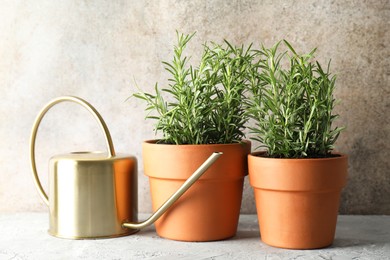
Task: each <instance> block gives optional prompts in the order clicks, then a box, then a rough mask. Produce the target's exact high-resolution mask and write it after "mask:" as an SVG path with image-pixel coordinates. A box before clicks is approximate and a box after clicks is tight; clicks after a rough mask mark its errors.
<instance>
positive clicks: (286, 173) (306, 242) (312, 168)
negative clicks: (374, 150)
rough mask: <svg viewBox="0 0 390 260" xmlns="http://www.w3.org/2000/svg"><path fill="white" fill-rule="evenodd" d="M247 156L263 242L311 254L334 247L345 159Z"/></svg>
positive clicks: (345, 172) (345, 165)
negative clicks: (316, 249) (317, 250)
mask: <svg viewBox="0 0 390 260" xmlns="http://www.w3.org/2000/svg"><path fill="white" fill-rule="evenodd" d="M259 155H262V153H253V154H251V155H249V156H248V166H249V179H250V184H251V186H252V187H253V188H254V191H255V199H256V208H257V215H258V220H259V226H260V233H261V239H262V240H263V242H264V243H266V244H269V245H271V246H275V247H282V248H290V249H312V248H322V247H326V246H329V245H331V244H332V243H333V240H334V235H335V230H336V222H337V215H338V209H339V200H340V192H341V190H342V188H343V187H344V186H345V184H346V179H347V168H348V166H347V164H348V162H347V161H348V159H347V156H346V155H340V156H339V157H332V158H321V159H275V158H267V157H261V156H259Z"/></svg>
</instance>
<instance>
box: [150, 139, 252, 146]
mask: <svg viewBox="0 0 390 260" xmlns="http://www.w3.org/2000/svg"><path fill="white" fill-rule="evenodd" d="M159 140H161V139H150V140H145V141H144V143H147V144H156V145H161V146H167V147H202V146H205V147H210V146H236V145H242V144H249V143H251V141H250V140H247V139H243V140H241V142H237V143H229V144H157V141H159Z"/></svg>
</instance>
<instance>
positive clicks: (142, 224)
mask: <svg viewBox="0 0 390 260" xmlns="http://www.w3.org/2000/svg"><path fill="white" fill-rule="evenodd" d="M221 155H222V153H221V152H214V153H212V154H211V155H210V157H209V158H208V159H207V160H206V161H205V162H204V163H203V164H202V165H201V166H200V167H199V168H198V169H197V170H196V171H195V172H194V173H193V174H192V175H191V176H190V177H189V178H188V179H187V180H186V181H185V182H184V183H183V185H182V186H181V187H180V188H179V189H178V190H177V191H176V192H175V193H174V194H173V195H172V196H171V197H170V198H169V199H168V200H167V201H165V203H164V204H162V205H161V207H160V208H159V209H158V210H157V211H156V212H154V213H153V214H152V215H151V216H150V217H149V218H148V219H146V220H145V221H143V222H139V223H136V222H128V223H123V224H122V226H123V227H125V228H129V229H142V228H145V227H147V226H149V225H151V224H153V223H154V222H155V221H156V220H157V219H158V218H160V217H161V216H162V215H163V214H164V213H165V212H166V211H167V210H168V209H169V207H170V206H172V204H173V203H175V202H176V201H177V200H178V199H179V198H180V197H181V196H182V195H183V194H184V193H185V192H186V191H187V190H188V189H189V188H190V187H191V186H192V184H194V183H195V182H196V181H197V180H198V179H199V178H200V177H201V176H202V175H203V173H205V172H206V170H207V169H208V168H209V167H210V166H211V165H212V164H213V163H214V162H215V161H216V160H217V159H218V158H219V157H220V156H221Z"/></svg>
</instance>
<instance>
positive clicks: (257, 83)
mask: <svg viewBox="0 0 390 260" xmlns="http://www.w3.org/2000/svg"><path fill="white" fill-rule="evenodd" d="M282 45H284V46H285V47H287V48H286V49H287V51H286V52H281V51H280V50H279V49H280V47H281V46H282ZM314 53H315V49H314V50H313V51H312V52H310V53H309V54H306V55H300V54H298V53H297V52H296V51H295V50H294V48H293V47H292V46H291V45H290V44H289V43H288V42H287V41H283V42H279V43H278V44H276V45H275V46H273V47H272V48H270V49H267V48H265V47H262V48H261V49H260V50H258V51H257V56H258V59H257V60H258V62H257V63H256V64H255V65H254V66H253V70H252V73H250V74H248V75H250V78H251V87H250V89H251V97H250V98H249V99H248V106H249V108H248V115H249V116H250V117H251V118H252V119H253V120H254V125H253V127H250V132H251V133H252V134H253V137H252V139H253V140H256V141H259V142H260V143H261V144H262V146H263V147H265V148H266V150H265V151H260V152H256V153H252V154H251V155H249V156H248V165H249V166H248V167H249V178H250V184H251V186H252V187H253V188H254V191H255V199H256V207H257V213H258V220H259V226H260V232H261V238H262V240H263V241H264V242H265V243H267V244H269V245H272V246H276V247H282V248H292V249H309V248H321V247H326V246H329V245H330V244H332V242H333V239H334V234H335V227H336V221H337V215H338V208H339V198H340V192H341V190H342V188H343V187H344V186H345V184H346V177H347V156H346V155H343V154H337V153H333V152H332V149H333V146H334V143H335V141H336V140H337V138H338V136H339V134H340V132H341V130H342V129H343V128H342V127H333V126H332V123H333V122H334V120H335V119H336V118H337V117H338V115H335V114H333V112H332V111H333V108H334V106H335V99H334V97H333V90H334V88H335V76H332V75H331V74H330V72H329V67H330V66H329V65H330V63H329V64H328V67H327V69H326V70H324V69H323V68H322V67H321V66H320V64H319V63H318V62H313V61H312V60H313V55H314Z"/></svg>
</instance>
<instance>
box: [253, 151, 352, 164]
mask: <svg viewBox="0 0 390 260" xmlns="http://www.w3.org/2000/svg"><path fill="white" fill-rule="evenodd" d="M264 153H266V151H258V152H253V153H250V154H248V157H249V156H250V157H253V158H258V159H261V160H275V161H276V160H282V161H286V162H287V161H288V162H294V161H296V162H302V161H306V162H310V161H333V160H340V159H341V158H346V157H348V155H347V154H344V153H339V152H332V154H333V155H338V156H335V157H323V158H271V157H262V156H258V155H260V154H264Z"/></svg>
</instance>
